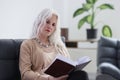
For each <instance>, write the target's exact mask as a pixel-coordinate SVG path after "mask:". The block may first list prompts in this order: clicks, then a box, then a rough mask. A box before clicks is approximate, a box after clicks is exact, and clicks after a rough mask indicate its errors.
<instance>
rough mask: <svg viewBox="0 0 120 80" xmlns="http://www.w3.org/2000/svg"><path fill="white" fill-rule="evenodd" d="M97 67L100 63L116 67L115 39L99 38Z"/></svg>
mask: <svg viewBox="0 0 120 80" xmlns="http://www.w3.org/2000/svg"><path fill="white" fill-rule="evenodd" d="M97 51H98V52H97V53H98V54H97V66H98V65H99V64H101V63H102V62H110V63H111V64H113V65H117V59H116V56H117V39H112V38H106V37H101V38H100V40H99V42H98V50H97Z"/></svg>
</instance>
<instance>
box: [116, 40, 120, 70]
mask: <svg viewBox="0 0 120 80" xmlns="http://www.w3.org/2000/svg"><path fill="white" fill-rule="evenodd" d="M117 61H118V64H117V65H118V68H119V69H120V40H118V52H117Z"/></svg>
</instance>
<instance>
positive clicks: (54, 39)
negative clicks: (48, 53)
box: [31, 8, 65, 49]
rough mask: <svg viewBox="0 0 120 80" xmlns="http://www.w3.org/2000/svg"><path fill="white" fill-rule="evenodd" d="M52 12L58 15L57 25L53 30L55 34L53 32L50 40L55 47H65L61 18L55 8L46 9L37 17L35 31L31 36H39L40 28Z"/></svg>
mask: <svg viewBox="0 0 120 80" xmlns="http://www.w3.org/2000/svg"><path fill="white" fill-rule="evenodd" d="M52 14H54V15H56V16H57V20H58V21H57V25H56V29H55V31H54V32H53V34H51V35H50V36H49V41H50V43H52V44H54V45H55V47H61V48H64V49H65V44H64V43H63V41H62V39H61V34H60V33H61V31H60V20H59V15H58V13H57V12H56V11H54V10H53V9H48V8H47V9H44V10H43V11H42V12H41V13H40V14H39V15H38V17H37V19H36V20H35V22H34V26H33V32H32V35H31V38H36V37H37V36H38V33H39V28H40V27H41V26H43V25H44V24H45V22H46V20H47V19H48V18H50V17H51V16H52Z"/></svg>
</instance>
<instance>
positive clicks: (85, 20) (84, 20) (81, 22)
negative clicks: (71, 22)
mask: <svg viewBox="0 0 120 80" xmlns="http://www.w3.org/2000/svg"><path fill="white" fill-rule="evenodd" d="M85 22H87V16H85V17H83V18H82V19H81V20H79V22H78V29H80V28H81V27H82V26H83V24H84V23H85Z"/></svg>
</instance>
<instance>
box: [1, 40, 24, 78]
mask: <svg viewBox="0 0 120 80" xmlns="http://www.w3.org/2000/svg"><path fill="white" fill-rule="evenodd" d="M22 41H23V40H22V39H0V80H21V78H20V77H21V76H20V72H19V50H20V45H21V43H22Z"/></svg>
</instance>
